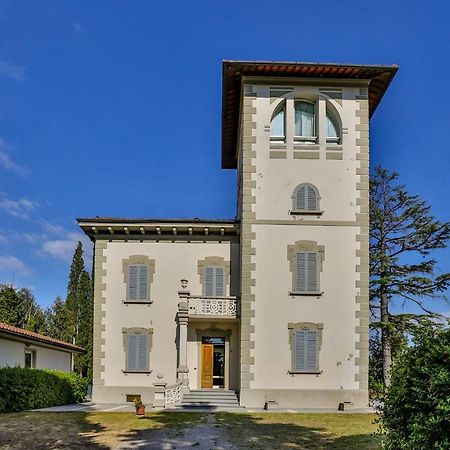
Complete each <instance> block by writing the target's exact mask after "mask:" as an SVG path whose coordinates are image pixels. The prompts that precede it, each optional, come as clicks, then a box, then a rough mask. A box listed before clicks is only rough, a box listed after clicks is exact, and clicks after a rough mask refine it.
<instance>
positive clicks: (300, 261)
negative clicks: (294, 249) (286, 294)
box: [295, 252, 318, 292]
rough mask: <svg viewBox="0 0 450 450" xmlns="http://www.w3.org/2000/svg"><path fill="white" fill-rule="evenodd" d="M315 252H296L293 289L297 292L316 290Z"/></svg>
mask: <svg viewBox="0 0 450 450" xmlns="http://www.w3.org/2000/svg"><path fill="white" fill-rule="evenodd" d="M317 275H318V274H317V253H315V252H301V253H297V254H296V271H295V290H296V291H297V292H317V291H318V280H317Z"/></svg>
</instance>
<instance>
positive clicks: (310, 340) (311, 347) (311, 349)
mask: <svg viewBox="0 0 450 450" xmlns="http://www.w3.org/2000/svg"><path fill="white" fill-rule="evenodd" d="M305 335H306V336H305V337H306V367H305V368H306V370H316V369H317V361H316V356H317V332H315V331H306V332H305Z"/></svg>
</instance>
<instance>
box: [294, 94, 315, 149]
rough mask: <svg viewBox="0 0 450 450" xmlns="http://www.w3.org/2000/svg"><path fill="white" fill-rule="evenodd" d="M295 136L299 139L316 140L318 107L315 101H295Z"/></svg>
mask: <svg viewBox="0 0 450 450" xmlns="http://www.w3.org/2000/svg"><path fill="white" fill-rule="evenodd" d="M295 137H296V138H297V140H304V141H315V140H316V107H315V104H314V103H311V102H305V101H296V102H295Z"/></svg>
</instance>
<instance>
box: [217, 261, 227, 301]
mask: <svg viewBox="0 0 450 450" xmlns="http://www.w3.org/2000/svg"><path fill="white" fill-rule="evenodd" d="M215 271H216V277H215V281H216V289H215V295H216V296H217V297H223V296H224V295H225V286H224V278H225V276H224V270H223V267H215Z"/></svg>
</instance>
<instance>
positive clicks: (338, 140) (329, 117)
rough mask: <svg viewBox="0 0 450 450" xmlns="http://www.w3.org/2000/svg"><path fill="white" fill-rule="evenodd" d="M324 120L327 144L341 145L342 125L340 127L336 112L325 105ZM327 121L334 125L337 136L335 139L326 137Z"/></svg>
mask: <svg viewBox="0 0 450 450" xmlns="http://www.w3.org/2000/svg"><path fill="white" fill-rule="evenodd" d="M325 120H326V130H327V133H326V134H327V136H326V139H327V144H341V143H342V125H341V121H340V117H339V114H337V112H335V111H333V110H332V108H330V106H329V105H327V110H326V115H325ZM328 120H330V121H331V122H332V123H333V125H334V128H335V130H336V134H337V136H336V137H335V136H328Z"/></svg>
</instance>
